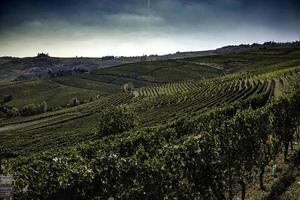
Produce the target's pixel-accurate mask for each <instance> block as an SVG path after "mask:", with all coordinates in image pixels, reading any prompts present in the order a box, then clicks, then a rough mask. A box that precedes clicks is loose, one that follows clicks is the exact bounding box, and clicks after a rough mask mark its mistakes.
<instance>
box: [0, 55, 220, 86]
mask: <svg viewBox="0 0 300 200" xmlns="http://www.w3.org/2000/svg"><path fill="white" fill-rule="evenodd" d="M213 54H214V51H198V52H182V53H180V52H177V53H175V54H168V55H162V56H158V55H150V56H137V57H114V56H106V57H102V58H85V57H76V58H56V57H50V56H48V55H46V54H39V55H38V56H36V57H27V58H14V57H0V82H10V81H16V80H17V81H19V80H32V79H38V78H41V77H46V76H48V75H49V73H52V75H58V76H62V75H70V74H78V73H82V72H89V71H92V70H95V69H102V68H108V67H113V66H118V65H122V64H127V63H136V62H141V61H161V60H169V59H179V58H187V57H198V56H207V55H213Z"/></svg>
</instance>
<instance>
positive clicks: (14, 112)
mask: <svg viewBox="0 0 300 200" xmlns="http://www.w3.org/2000/svg"><path fill="white" fill-rule="evenodd" d="M7 115H8V117H16V116H18V115H20V113H19V109H18V108H15V107H13V108H11V109H9V110H7Z"/></svg>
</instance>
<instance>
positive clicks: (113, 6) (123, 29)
mask: <svg viewBox="0 0 300 200" xmlns="http://www.w3.org/2000/svg"><path fill="white" fill-rule="evenodd" d="M299 10H300V3H299V1H298V0H286V1H279V0H265V1H254V0H247V1H246V0H150V5H149V3H148V0H127V1H125V0H85V1H82V0H72V1H71V0H64V1H61V0H51V1H50V0H43V1H40V0H23V1H18V0H1V5H0V45H1V46H2V47H1V52H0V53H1V54H2V55H4V54H5V55H7V54H12V55H13V54H16V53H15V52H20V53H19V54H18V55H21V54H24V55H25V54H26V55H29V52H31V54H32V52H34V51H36V48H35V47H39V48H40V49H44V51H47V49H51V51H53V52H54V53H52V54H56V55H71V54H72V55H74V54H76V55H80V54H85V55H100V53H99V52H102V53H103V54H104V55H105V52H106V51H107V52H109V53H111V54H120V53H126V54H127V53H128V52H131V54H132V55H134V54H136V53H138V54H142V53H147V52H148V51H149V52H153V51H154V48H156V51H157V53H164V52H167V51H170V52H173V51H176V50H181V51H182V50H201V49H209V48H216V47H219V46H222V45H226V44H231V43H241V42H243V43H251V42H258V41H264V40H281V41H285V40H293V39H297V38H298V35H299V32H300V20H298V19H299V18H300V13H299ZM153 44H155V45H153ZM72 47H74V48H72ZM25 48H27V49H30V51H29V50H27V51H26V50H25ZM126 48H128V49H127V51H126V50H125V49H126ZM93 50H94V53H92V52H93ZM21 52H22V53H21ZM76 52H77V53H76ZM84 52H88V53H84ZM153 53H155V52H153ZM34 54H35V53H34Z"/></svg>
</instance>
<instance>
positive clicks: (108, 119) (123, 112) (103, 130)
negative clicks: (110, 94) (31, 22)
mask: <svg viewBox="0 0 300 200" xmlns="http://www.w3.org/2000/svg"><path fill="white" fill-rule="evenodd" d="M137 124H138V119H137V117H136V114H135V113H134V112H133V111H132V110H131V109H130V108H128V107H124V106H123V107H111V108H108V109H106V110H104V111H103V112H102V113H101V115H100V117H99V124H98V126H99V135H101V136H108V135H113V134H120V133H123V132H125V131H129V130H130V129H133V128H134V127H136V126H137Z"/></svg>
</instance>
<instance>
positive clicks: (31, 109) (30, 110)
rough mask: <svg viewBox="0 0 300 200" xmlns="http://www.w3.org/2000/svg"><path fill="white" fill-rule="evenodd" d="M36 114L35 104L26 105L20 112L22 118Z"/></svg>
mask: <svg viewBox="0 0 300 200" xmlns="http://www.w3.org/2000/svg"><path fill="white" fill-rule="evenodd" d="M36 113H37V107H36V105H35V104H29V105H26V106H24V107H23V108H22V110H21V114H22V115H23V116H30V115H34V114H36Z"/></svg>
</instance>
